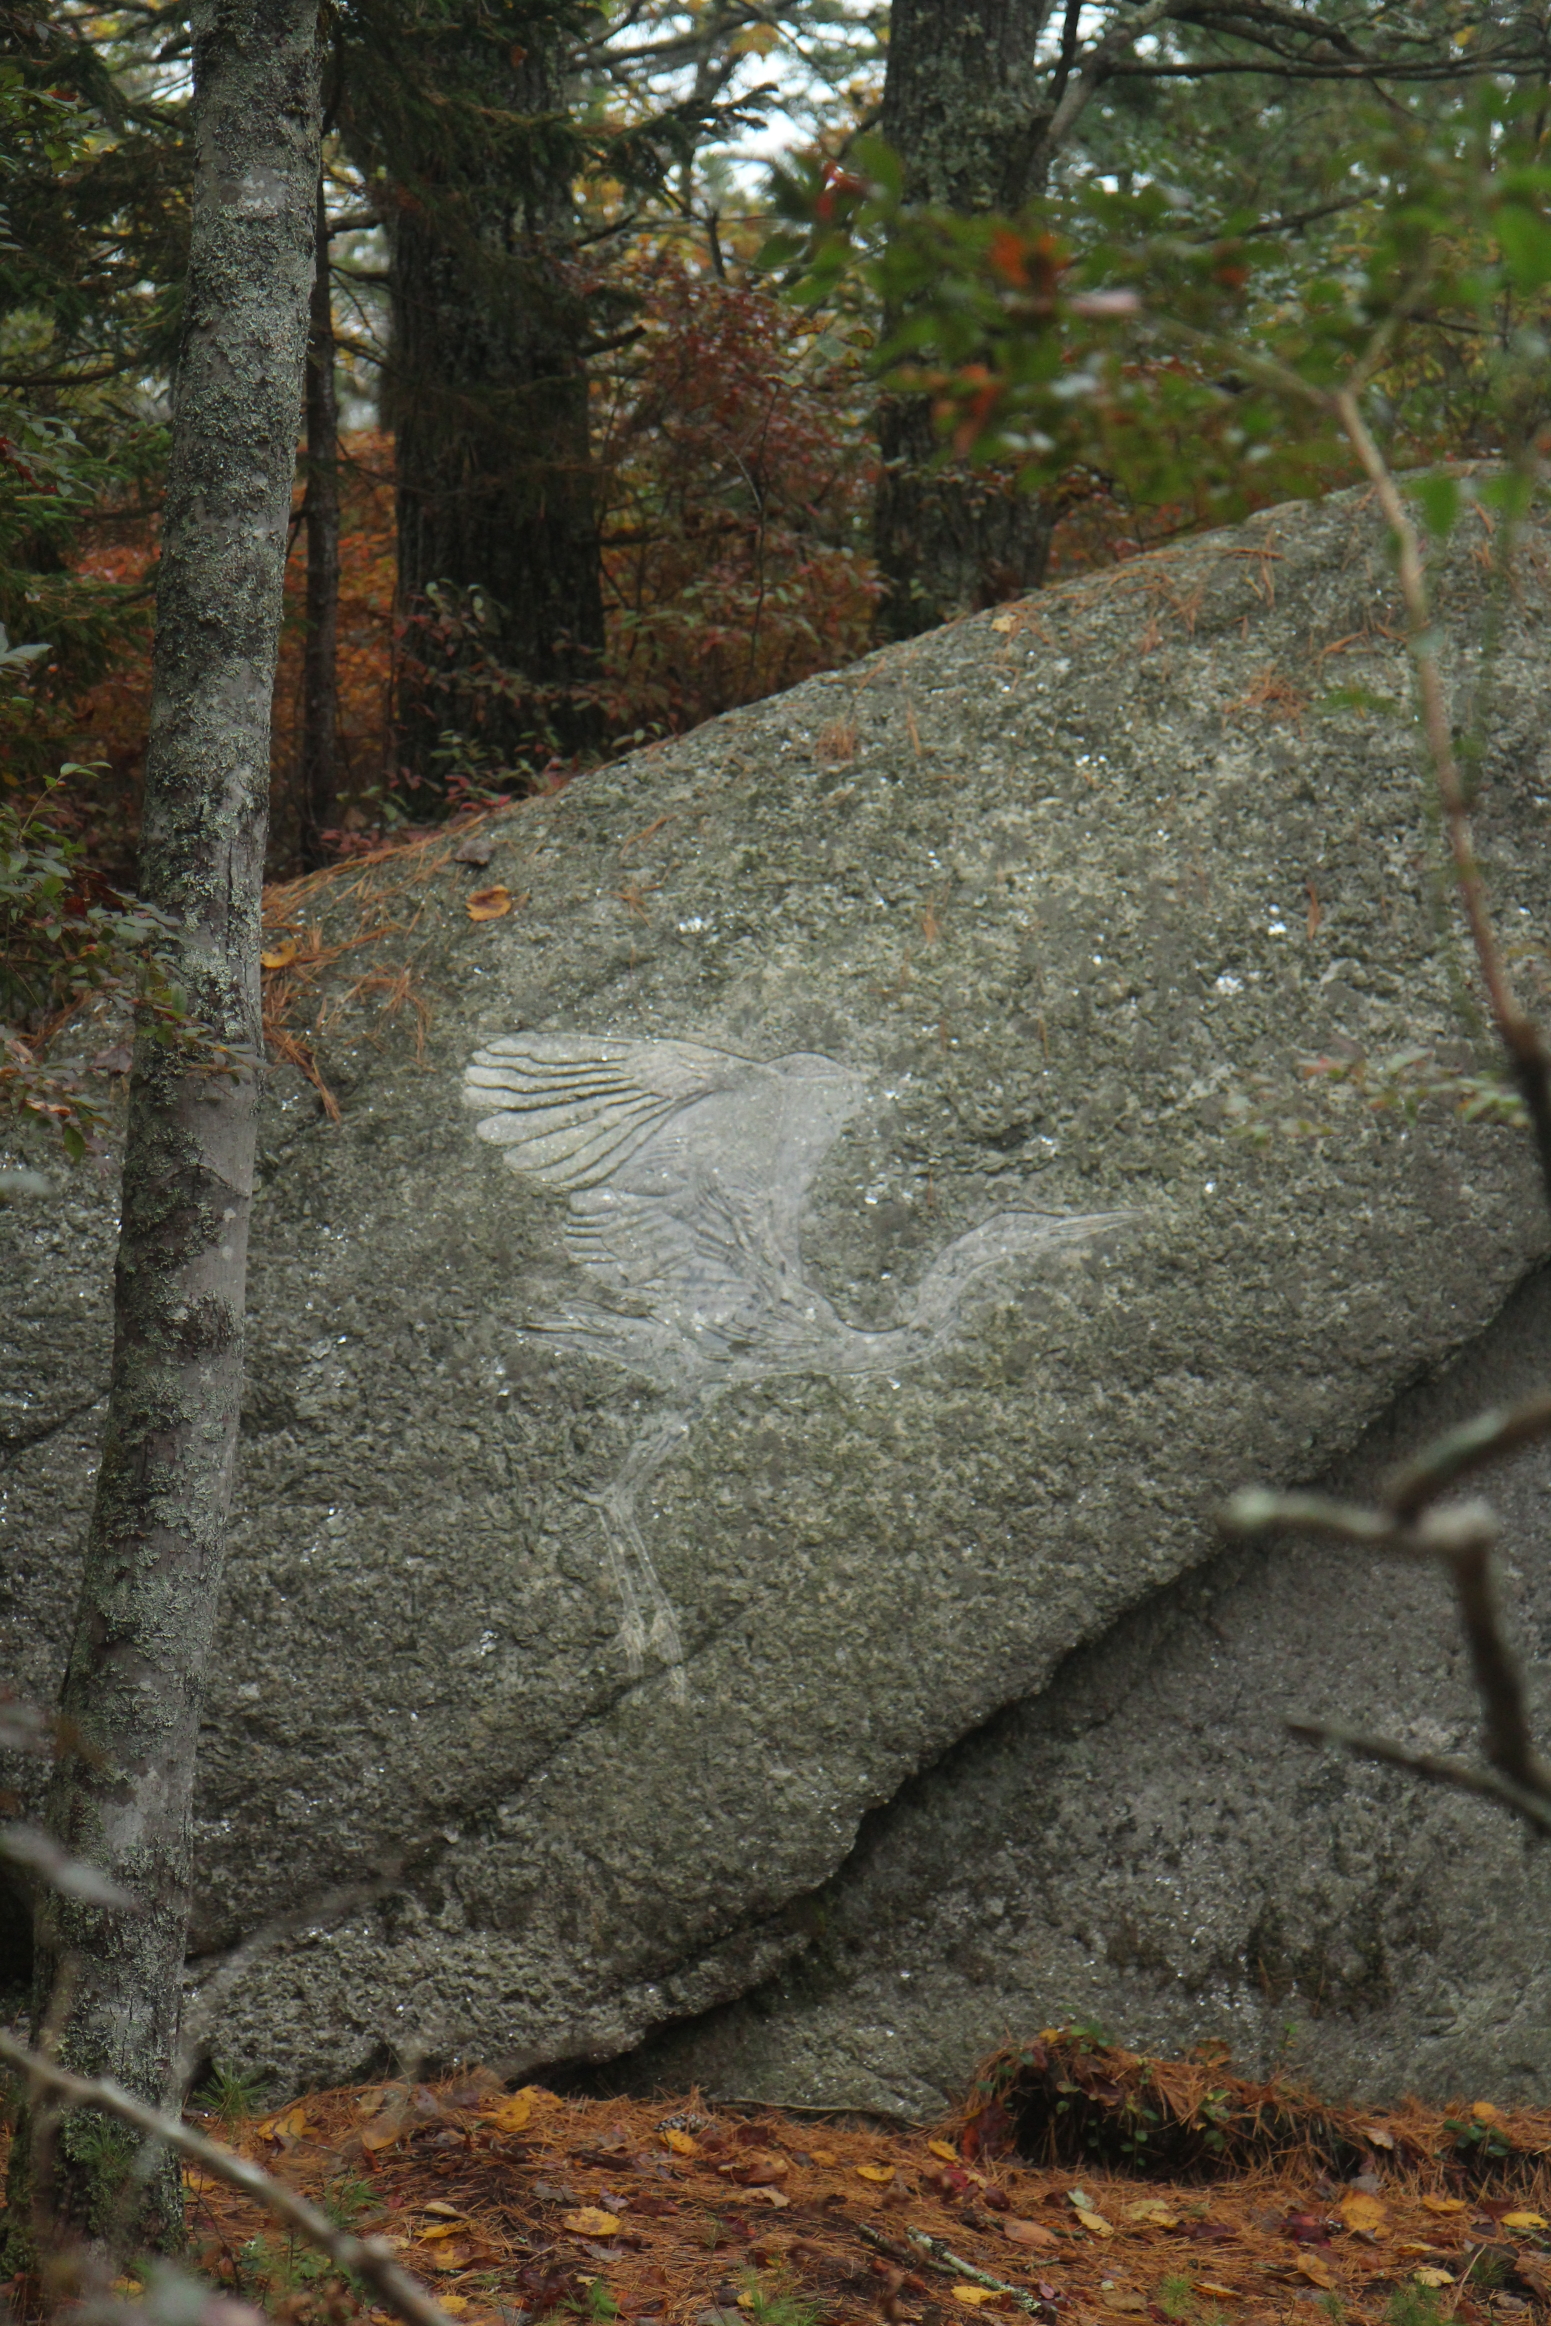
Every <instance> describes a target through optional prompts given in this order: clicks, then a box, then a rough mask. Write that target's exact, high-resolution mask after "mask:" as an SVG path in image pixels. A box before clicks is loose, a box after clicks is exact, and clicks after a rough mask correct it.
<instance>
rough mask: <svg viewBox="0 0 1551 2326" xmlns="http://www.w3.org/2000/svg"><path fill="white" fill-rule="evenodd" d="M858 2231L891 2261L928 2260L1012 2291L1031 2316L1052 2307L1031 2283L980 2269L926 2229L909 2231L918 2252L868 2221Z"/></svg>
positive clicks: (974, 2281)
mask: <svg viewBox="0 0 1551 2326" xmlns="http://www.w3.org/2000/svg"><path fill="white" fill-rule="evenodd" d="M856 2233H857V2235H858V2237H860V2238H861V2239H862V2240H863V2242H864V2243H865V2244H867V2245H870V2246H872V2247H874V2248H875V2249H876V2251H877V2252H879V2253H885V2254H887V2255H888V2258H889V2260H890V2261H902V2262H906V2263H908V2264H909V2265H910V2266H912V2267H914V2265H915V2264H916V2263H917V2262H918V2261H924V2262H925V2265H926V2267H927V2268H928V2269H934V2270H936V2272H937V2274H938V2275H939V2277H949V2278H964V2279H966V2280H967V2281H968V2283H969V2284H970V2285H973V2286H987V2287H989V2288H990V2290H991V2292H992V2293H994V2294H1010V2295H1011V2296H1012V2298H1013V2300H1014V2301H1015V2302H1016V2303H1017V2305H1018V2307H1019V2309H1020V2310H1027V2311H1028V2312H1029V2315H1030V2316H1031V2317H1037V2316H1038V2315H1039V2313H1040V2311H1041V2310H1043V2309H1045V2308H1047V2307H1048V2305H1047V2304H1045V2303H1043V2302H1041V2301H1040V2299H1039V2297H1038V2296H1037V2295H1036V2294H1031V2293H1030V2292H1029V2291H1028V2289H1027V2287H1025V2286H1014V2285H1009V2283H1008V2281H1007V2280H1006V2278H994V2277H992V2275H991V2273H990V2271H989V2270H984V2269H977V2268H976V2267H975V2264H974V2263H973V2262H972V2261H961V2260H960V2259H959V2257H958V2255H957V2254H956V2253H951V2252H950V2251H949V2249H948V2247H947V2246H946V2245H944V2244H943V2242H942V2240H941V2239H940V2238H937V2237H928V2236H927V2234H926V2231H925V2230H924V2229H907V2230H906V2231H905V2235H906V2237H907V2238H908V2239H909V2240H910V2243H911V2245H913V2246H915V2247H916V2248H917V2249H918V2250H917V2251H916V2252H915V2253H910V2252H907V2251H906V2249H905V2248H904V2247H903V2246H900V2245H895V2244H894V2243H893V2242H892V2240H891V2239H889V2238H887V2237H883V2236H880V2234H879V2233H878V2231H877V2230H876V2229H869V2227H868V2226H867V2223H866V2222H865V2221H859V2222H858V2223H857V2225H856Z"/></svg>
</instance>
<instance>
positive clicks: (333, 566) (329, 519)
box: [301, 175, 339, 872]
mask: <svg viewBox="0 0 1551 2326" xmlns="http://www.w3.org/2000/svg"><path fill="white" fill-rule="evenodd" d="M317 237H318V239H317V252H316V257H315V260H314V264H313V276H312V307H311V315H310V321H309V327H308V334H307V642H306V647H305V651H304V654H303V660H302V783H301V791H302V797H301V856H302V865H303V868H304V869H305V870H306V871H308V872H315V871H316V870H317V868H318V866H319V865H320V864H322V863H324V862H325V861H326V852H325V850H324V846H323V834H324V831H325V829H326V828H327V827H328V826H329V825H330V824H332V823H333V821H334V789H335V756H334V754H335V735H336V732H337V729H338V725H339V678H338V651H337V642H338V631H339V400H338V396H337V393H336V389H335V377H334V360H335V359H334V286H333V278H332V276H331V274H330V271H329V223H328V203H327V199H326V197H325V193H324V186H323V180H322V177H321V175H320V177H319V179H318V226H317Z"/></svg>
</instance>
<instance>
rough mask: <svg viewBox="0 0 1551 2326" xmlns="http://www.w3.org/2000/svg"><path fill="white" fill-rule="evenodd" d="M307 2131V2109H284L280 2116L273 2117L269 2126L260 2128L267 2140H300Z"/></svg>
mask: <svg viewBox="0 0 1551 2326" xmlns="http://www.w3.org/2000/svg"><path fill="white" fill-rule="evenodd" d="M306 2129H307V2111H306V2109H305V2108H282V2109H281V2111H280V2113H279V2115H278V2116H271V2117H270V2119H269V2122H268V2123H267V2124H261V2125H260V2126H259V2130H260V2132H262V2134H263V2135H264V2138H265V2139H266V2140H300V2139H301V2137H302V2134H303V2133H304V2132H305V2131H306Z"/></svg>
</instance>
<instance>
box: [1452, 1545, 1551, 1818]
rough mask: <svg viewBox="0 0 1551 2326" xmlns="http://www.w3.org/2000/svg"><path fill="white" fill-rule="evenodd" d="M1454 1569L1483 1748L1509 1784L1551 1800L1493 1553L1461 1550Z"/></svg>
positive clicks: (1550, 1779)
mask: <svg viewBox="0 0 1551 2326" xmlns="http://www.w3.org/2000/svg"><path fill="white" fill-rule="evenodd" d="M1453 1567H1454V1591H1455V1596H1456V1597H1457V1599H1458V1601H1459V1619H1460V1624H1461V1627H1462V1629H1463V1631H1464V1634H1465V1638H1466V1641H1467V1642H1468V1644H1469V1648H1470V1663H1471V1669H1472V1671H1473V1672H1474V1673H1475V1680H1476V1688H1477V1690H1478V1692H1479V1694H1480V1697H1481V1707H1482V1713H1483V1719H1482V1727H1481V1743H1482V1748H1483V1750H1484V1751H1485V1753H1486V1757H1487V1759H1488V1760H1489V1761H1490V1762H1491V1764H1492V1766H1493V1768H1494V1769H1500V1770H1501V1771H1502V1774H1503V1775H1504V1776H1505V1777H1506V1778H1507V1779H1508V1781H1509V1783H1510V1784H1513V1785H1518V1786H1521V1787H1523V1788H1524V1789H1526V1790H1527V1791H1533V1792H1535V1793H1538V1794H1541V1795H1542V1796H1544V1797H1545V1798H1547V1799H1548V1800H1551V1769H1548V1768H1547V1767H1546V1764H1545V1762H1544V1761H1543V1760H1542V1759H1541V1758H1540V1755H1539V1754H1538V1753H1537V1752H1536V1750H1535V1744H1534V1739H1533V1738H1532V1736H1531V1735H1530V1727H1529V1712H1528V1709H1527V1707H1526V1705H1525V1702H1524V1680H1523V1675H1522V1674H1521V1672H1520V1670H1519V1665H1518V1659H1517V1657H1516V1656H1515V1655H1514V1652H1513V1650H1512V1648H1511V1647H1510V1646H1509V1645H1508V1638H1507V1634H1506V1633H1505V1632H1504V1630H1503V1620H1502V1609H1501V1607H1500V1606H1499V1605H1498V1600H1497V1586H1496V1583H1495V1581H1494V1579H1493V1575H1492V1562H1491V1555H1490V1552H1489V1551H1488V1549H1487V1547H1486V1545H1485V1544H1477V1545H1476V1546H1474V1547H1473V1548H1471V1549H1468V1550H1461V1551H1459V1552H1458V1553H1457V1554H1456V1556H1455V1558H1454V1561H1453Z"/></svg>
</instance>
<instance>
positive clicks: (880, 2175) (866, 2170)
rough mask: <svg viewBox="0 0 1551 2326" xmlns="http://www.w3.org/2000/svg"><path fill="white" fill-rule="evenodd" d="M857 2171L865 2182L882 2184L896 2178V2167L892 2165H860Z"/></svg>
mask: <svg viewBox="0 0 1551 2326" xmlns="http://www.w3.org/2000/svg"><path fill="white" fill-rule="evenodd" d="M856 2169H857V2171H858V2172H859V2173H860V2174H861V2176H862V2179H863V2180H864V2181H880V2182H881V2181H891V2180H892V2179H893V2178H894V2167H893V2166H892V2165H891V2164H859V2165H858V2166H857V2168H856Z"/></svg>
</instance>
